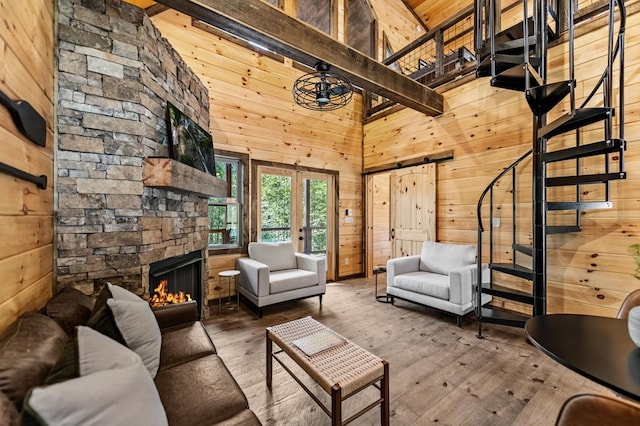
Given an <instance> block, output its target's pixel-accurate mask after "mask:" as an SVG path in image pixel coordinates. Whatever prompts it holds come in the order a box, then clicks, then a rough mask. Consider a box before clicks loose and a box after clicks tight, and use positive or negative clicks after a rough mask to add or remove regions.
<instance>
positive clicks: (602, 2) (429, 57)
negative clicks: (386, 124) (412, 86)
mask: <svg viewBox="0 0 640 426" xmlns="http://www.w3.org/2000/svg"><path fill="white" fill-rule="evenodd" d="M568 2H569V0H551V1H549V6H550V7H549V13H550V14H551V15H552V17H553V18H554V19H553V21H555V22H559V23H560V25H562V24H563V23H564V21H565V19H559V15H564V14H565V13H567V10H568V4H569V3H568ZM501 3H502V4H501V5H500V6H499V8H497V9H498V10H500V11H501V13H496V16H495V17H494V19H495V21H494V31H500V28H506V27H508V26H510V25H512V24H514V23H516V22H517V21H518V20H519V21H520V22H521V21H522V12H520V8H518V7H517V6H520V5H522V3H523V0H502V2H501ZM530 3H531V4H533V2H530ZM486 4H487V3H486V2H485V1H484V0H477V1H476V2H474V4H473V5H472V6H469V7H467V8H466V9H464V10H462V11H461V12H460V13H458V14H457V15H455V16H453V17H452V18H450V19H449V20H447V21H446V22H443V23H442V24H440V25H438V26H437V27H435V28H433V29H431V30H430V31H428V32H427V33H426V34H424V35H423V36H421V37H419V38H418V39H416V40H415V41H413V42H412V43H410V44H408V45H407V46H405V47H404V48H402V49H400V50H399V51H397V52H395V53H394V54H393V55H391V56H389V57H387V58H386V59H385V60H384V61H382V63H383V64H385V65H388V66H389V67H390V68H393V69H395V70H396V71H398V72H399V73H402V74H404V75H406V76H408V77H411V78H413V79H414V80H417V81H419V82H421V83H422V84H424V85H426V86H428V87H431V88H434V87H437V86H439V85H441V84H444V83H446V82H448V81H451V80H453V79H455V78H457V77H459V76H461V75H465V74H468V73H471V72H474V71H475V59H476V58H475V52H476V50H477V46H478V43H481V42H482V41H483V40H486V39H488V38H489V37H488V31H489V22H490V20H489V13H490V12H489V8H487V7H485V6H486ZM476 7H477V8H480V9H479V13H476V14H475V17H476V19H480V22H479V23H477V24H476V25H477V27H478V28H482V33H481V34H476V32H475V31H474V8H476ZM607 8H608V2H607V1H606V0H578V4H577V13H576V16H575V24H576V25H577V24H579V23H581V22H584V21H588V20H590V19H592V18H593V17H595V16H597V15H599V14H600V13H602V12H604V11H606V10H607ZM552 31H554V32H555V33H556V34H560V33H561V32H563V31H566V28H563V27H559V28H552ZM393 105H395V102H393V101H390V100H388V99H387V98H385V97H383V96H380V95H378V94H376V93H371V92H365V94H364V106H365V117H371V116H372V115H374V114H376V113H378V112H380V111H382V110H385V109H386V108H389V107H390V106H393Z"/></svg>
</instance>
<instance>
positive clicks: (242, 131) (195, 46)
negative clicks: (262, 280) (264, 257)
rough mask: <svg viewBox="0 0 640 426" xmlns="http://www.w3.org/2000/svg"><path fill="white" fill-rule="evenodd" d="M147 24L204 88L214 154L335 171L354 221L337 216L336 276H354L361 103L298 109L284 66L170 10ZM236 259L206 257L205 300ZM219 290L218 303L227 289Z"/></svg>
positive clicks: (292, 74) (343, 204)
mask: <svg viewBox="0 0 640 426" xmlns="http://www.w3.org/2000/svg"><path fill="white" fill-rule="evenodd" d="M153 21H154V24H155V25H156V26H157V27H158V28H159V29H160V31H161V33H162V34H163V36H164V37H166V38H167V39H168V40H169V42H170V43H171V44H172V45H173V47H174V48H175V49H176V50H177V51H178V53H179V54H180V55H181V56H182V57H183V58H184V60H185V61H186V62H187V64H188V65H189V66H190V67H191V69H193V70H194V71H195V72H196V73H197V74H198V75H199V76H200V78H201V79H202V81H203V82H204V83H205V84H206V85H207V87H208V89H209V95H210V97H211V107H210V112H211V128H210V130H211V133H212V135H213V140H214V145H215V148H216V149H221V150H227V151H233V152H242V153H246V154H248V155H249V156H250V159H252V160H263V161H271V162H277V163H283V164H287V165H301V166H307V167H313V168H317V169H325V170H332V171H338V172H339V178H338V179H339V188H338V191H339V199H338V206H337V207H338V209H339V211H344V210H345V209H353V211H354V216H353V217H354V219H355V220H354V223H352V224H347V223H344V217H340V219H341V221H340V223H339V231H338V232H339V239H338V251H339V257H340V259H342V261H341V262H339V265H338V276H340V277H345V276H350V275H354V274H358V273H360V272H361V271H362V262H363V260H362V227H363V205H362V191H363V189H362V178H361V171H362V124H361V122H362V97H361V96H360V95H359V94H356V95H355V96H354V99H353V100H352V102H351V103H350V104H349V105H347V106H346V107H344V108H341V109H339V110H336V111H332V112H316V111H310V110H306V109H304V108H302V107H300V106H298V105H296V104H295V103H294V102H293V99H292V95H291V87H292V85H293V82H294V81H295V79H296V78H297V77H299V76H300V75H302V74H303V72H302V71H299V70H297V69H295V68H293V67H292V66H291V61H289V60H285V61H284V62H283V61H282V60H277V59H273V58H271V57H270V56H267V55H261V54H258V53H256V52H254V51H252V50H249V49H245V48H243V47H240V46H238V45H237V44H234V43H232V42H230V41H227V40H224V39H222V38H220V37H217V36H214V35H212V34H211V33H209V32H207V31H203V30H202V29H198V28H195V27H193V26H192V25H191V18H189V17H188V16H185V15H182V14H180V13H177V12H175V11H172V10H169V11H166V12H163V13H161V14H159V15H157V16H155V17H154V18H153ZM247 202H249V200H248V201H247ZM237 256H238V255H215V254H214V253H213V252H212V256H210V257H209V277H210V278H209V283H210V295H211V297H212V298H217V297H218V292H217V291H216V290H215V289H214V287H215V286H216V285H217V282H218V272H219V271H221V270H224V269H233V268H235V259H236V258H237ZM344 259H348V261H347V262H348V264H347V262H345V260H344ZM223 287H224V289H223V291H222V296H223V297H224V296H226V287H227V286H226V285H225V286H223ZM232 292H233V290H232Z"/></svg>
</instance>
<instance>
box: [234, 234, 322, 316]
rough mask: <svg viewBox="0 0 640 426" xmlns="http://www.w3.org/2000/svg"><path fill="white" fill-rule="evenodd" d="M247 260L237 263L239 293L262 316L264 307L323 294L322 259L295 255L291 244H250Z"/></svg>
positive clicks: (300, 254)
mask: <svg viewBox="0 0 640 426" xmlns="http://www.w3.org/2000/svg"><path fill="white" fill-rule="evenodd" d="M248 253H249V257H241V258H238V260H237V261H236V268H237V269H238V270H239V271H240V279H239V281H238V291H239V292H240V294H241V295H242V296H243V297H244V298H245V299H247V300H248V301H249V302H251V304H253V305H254V306H255V307H256V308H257V309H258V312H259V315H260V316H262V311H263V310H264V308H265V307H267V306H272V305H276V304H280V303H283V302H288V301H291V300H298V299H304V298H307V297H314V296H319V297H320V304H322V295H323V294H324V293H325V291H326V282H327V274H326V267H325V258H324V257H323V256H312V255H307V254H302V253H296V252H295V249H294V246H293V243H292V242H291V241H286V242H281V243H263V242H251V243H249V247H248Z"/></svg>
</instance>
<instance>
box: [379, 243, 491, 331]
mask: <svg viewBox="0 0 640 426" xmlns="http://www.w3.org/2000/svg"><path fill="white" fill-rule="evenodd" d="M482 280H483V281H484V282H487V281H488V280H489V269H488V268H487V267H486V266H483V268H482ZM476 282H477V265H476V248H475V247H474V246H472V245H461V244H442V243H436V242H432V241H424V242H423V243H422V253H421V254H420V255H414V256H406V257H399V258H395V259H390V260H389V261H387V294H388V295H389V296H390V297H391V303H394V301H395V298H398V299H402V300H407V301H409V302H414V303H417V304H420V305H425V306H429V307H432V308H436V309H439V310H442V311H446V312H449V313H452V314H454V315H456V322H457V324H458V326H460V325H461V321H462V317H463V316H464V315H465V314H467V313H469V312H471V311H472V310H473V309H474V301H473V294H474V292H473V287H474V284H475V283H476ZM482 297H483V298H482V304H483V305H484V304H486V303H488V302H490V301H491V296H490V295H486V294H483V296H482Z"/></svg>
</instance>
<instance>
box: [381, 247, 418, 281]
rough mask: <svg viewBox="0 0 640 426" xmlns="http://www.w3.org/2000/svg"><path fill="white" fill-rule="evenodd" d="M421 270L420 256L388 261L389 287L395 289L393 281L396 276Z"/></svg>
mask: <svg viewBox="0 0 640 426" xmlns="http://www.w3.org/2000/svg"><path fill="white" fill-rule="evenodd" d="M419 270H420V256H419V255H415V256H405V257H396V258H395V259H389V260H387V286H388V287H394V283H393V281H394V280H393V279H394V278H395V277H396V275H400V274H406V273H407V272H417V271H419Z"/></svg>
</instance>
